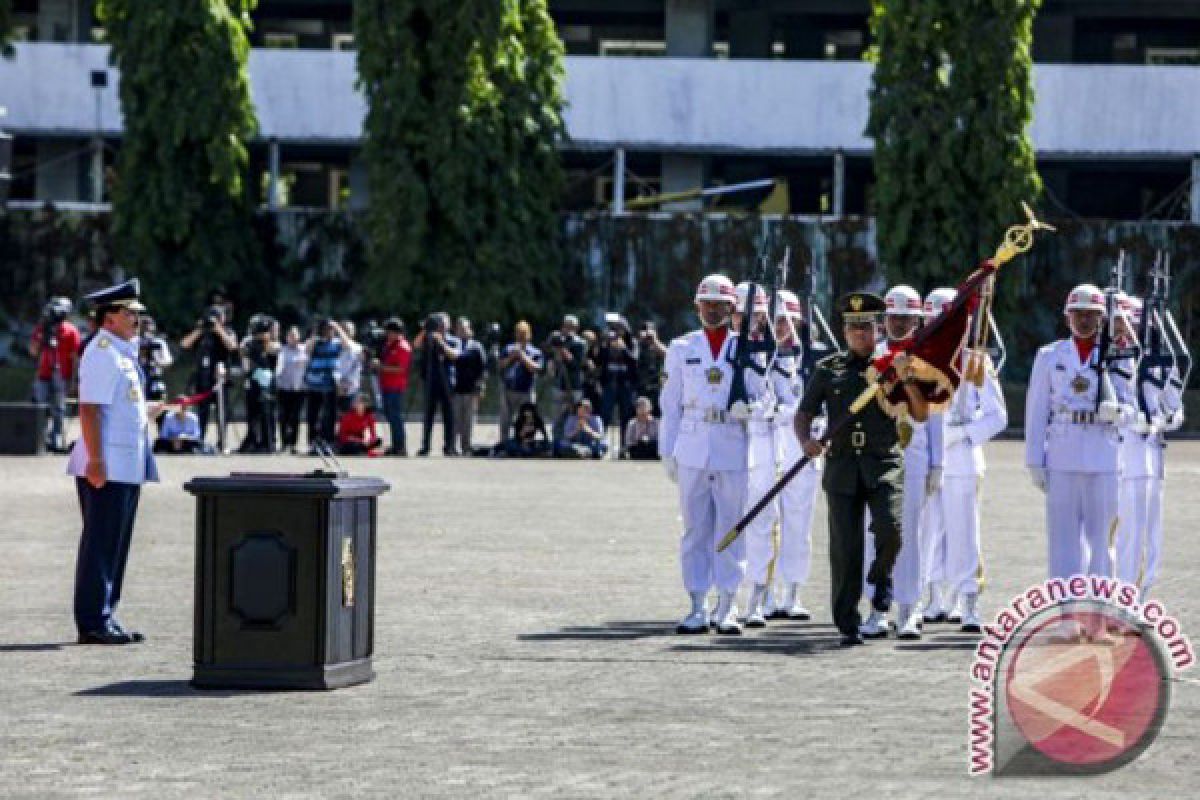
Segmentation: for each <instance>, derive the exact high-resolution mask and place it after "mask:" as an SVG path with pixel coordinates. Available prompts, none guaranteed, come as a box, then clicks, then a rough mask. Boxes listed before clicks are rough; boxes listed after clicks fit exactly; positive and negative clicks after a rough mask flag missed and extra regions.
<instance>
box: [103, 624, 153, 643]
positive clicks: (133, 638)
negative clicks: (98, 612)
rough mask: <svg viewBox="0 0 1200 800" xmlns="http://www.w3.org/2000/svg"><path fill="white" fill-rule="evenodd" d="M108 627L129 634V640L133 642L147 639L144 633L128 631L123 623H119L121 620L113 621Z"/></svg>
mask: <svg viewBox="0 0 1200 800" xmlns="http://www.w3.org/2000/svg"><path fill="white" fill-rule="evenodd" d="M108 629H109V630H110V631H112V632H113V633H122V634H124V635H126V636H128V637H129V641H130V642H133V643H137V642H144V641H146V637H145V636H144V635H143V634H141V633H138V632H137V631H127V630H125V629H124V628H123V627H121V623H119V622H113V623H111V624H110V625H109V626H108Z"/></svg>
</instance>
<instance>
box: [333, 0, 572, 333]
mask: <svg viewBox="0 0 1200 800" xmlns="http://www.w3.org/2000/svg"><path fill="white" fill-rule="evenodd" d="M355 30H356V41H357V42H358V45H359V50H358V73H359V85H360V87H361V88H362V90H363V92H364V94H365V95H366V99H367V107H368V111H367V119H366V124H365V131H364V143H363V157H364V160H365V161H366V163H367V172H368V186H369V190H370V208H369V211H368V214H367V231H368V243H369V244H368V259H369V273H370V278H369V284H370V289H371V296H372V298H373V299H374V301H375V302H377V303H380V304H387V305H391V306H393V307H398V308H399V309H400V310H402V311H404V312H408V313H413V312H420V311H428V310H430V309H431V308H434V307H447V306H450V305H451V304H452V305H453V307H454V308H455V309H458V310H462V311H463V312H465V313H467V314H470V315H473V316H476V317H481V318H487V317H494V316H496V315H502V314H503V315H516V314H537V313H539V312H541V311H542V310H544V309H546V308H547V307H548V306H549V305H550V304H552V303H554V302H555V301H556V300H557V287H558V272H559V265H558V261H557V258H556V255H555V253H556V251H555V242H556V238H557V220H556V215H555V210H556V208H555V204H556V202H557V200H558V196H559V191H560V189H561V167H560V166H559V162H558V155H557V152H556V150H555V146H556V144H557V141H558V138H559V137H560V136H561V132H562V121H561V107H562V94H561V81H562V52H563V51H562V44H561V43H560V42H559V41H558V38H557V35H556V34H555V32H554V28H553V24H552V22H551V21H550V18H549V14H548V12H547V11H546V4H545V2H544V0H501V1H500V2H496V0H465V2H464V1H457V2H451V1H450V0H362V1H361V2H357V3H356V4H355Z"/></svg>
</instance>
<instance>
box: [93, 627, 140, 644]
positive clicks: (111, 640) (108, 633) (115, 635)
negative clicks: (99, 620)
mask: <svg viewBox="0 0 1200 800" xmlns="http://www.w3.org/2000/svg"><path fill="white" fill-rule="evenodd" d="M133 641H134V640H133V637H132V636H130V635H129V634H128V633H125V632H123V631H114V630H100V631H87V632H85V633H81V634H79V643H80V644H133Z"/></svg>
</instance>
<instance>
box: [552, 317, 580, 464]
mask: <svg viewBox="0 0 1200 800" xmlns="http://www.w3.org/2000/svg"><path fill="white" fill-rule="evenodd" d="M587 350H588V346H587V342H586V341H584V339H583V337H581V336H580V335H579V318H578V317H576V316H575V315H574V314H567V315H566V316H564V317H563V319H562V325H561V326H559V329H558V330H556V331H554V332H552V333H551V334H550V338H549V339H547V340H546V355H547V356H548V357H549V359H550V361H549V363H548V364H547V371H548V372H549V373H550V375H551V377H552V378H553V380H554V388H553V395H554V396H553V401H554V423H553V424H554V432H555V440H556V441H557V437H558V436H559V435H560V434H561V433H562V425H563V423H565V422H566V419H567V417H569V416H570V415H571V414H572V413H574V409H575V407H576V406H577V405H579V401H580V400H582V399H583V370H584V366H585V362H586V361H587Z"/></svg>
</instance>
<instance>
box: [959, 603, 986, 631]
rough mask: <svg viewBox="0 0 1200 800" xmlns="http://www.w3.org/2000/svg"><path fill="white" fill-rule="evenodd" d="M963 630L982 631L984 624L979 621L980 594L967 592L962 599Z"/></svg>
mask: <svg viewBox="0 0 1200 800" xmlns="http://www.w3.org/2000/svg"><path fill="white" fill-rule="evenodd" d="M960 630H962V632H963V633H982V632H983V626H982V625H981V624H980V621H979V595H977V594H965V595H963V600H962V628H961V629H960Z"/></svg>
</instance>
